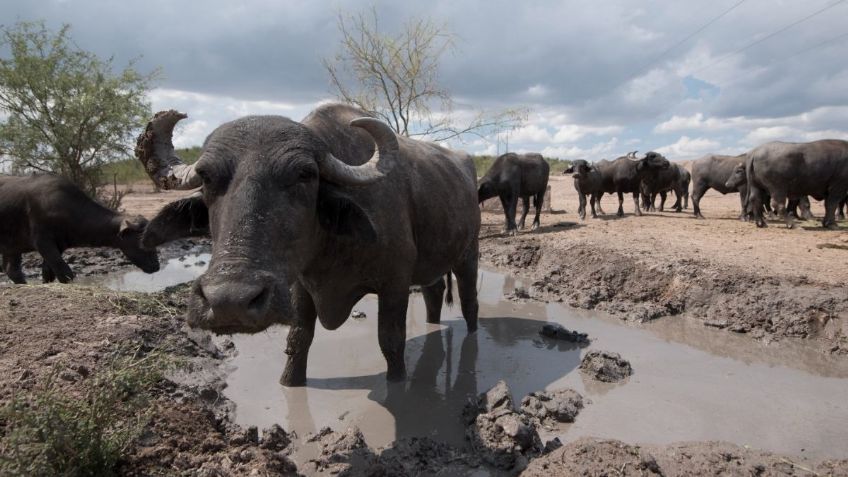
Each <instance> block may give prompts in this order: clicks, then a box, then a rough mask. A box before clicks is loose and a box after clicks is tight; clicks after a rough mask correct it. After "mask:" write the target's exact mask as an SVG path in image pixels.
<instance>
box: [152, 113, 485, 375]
mask: <svg viewBox="0 0 848 477" xmlns="http://www.w3.org/2000/svg"><path fill="white" fill-rule="evenodd" d="M184 117H185V115H184V114H181V113H178V112H176V111H173V110H172V111H167V112H160V113H158V114H157V115H156V116H155V117H154V119H153V120H152V121H151V122H150V123H149V124H148V126H147V130H146V131H145V132H144V133H143V134H142V135H141V136H139V141H138V145H137V147H136V155H137V157H138V158H139V159H140V160H141V162H142V163H143V164H144V165H145V169H146V170H147V171H148V173H149V174H150V176H151V178H152V179H153V180H154V181H155V182H156V183H157V184H159V185H160V186H162V187H163V188H177V189H190V188H195V187H201V193H200V194H196V195H194V196H192V197H189V198H187V199H183V200H182V201H179V202H176V203H173V204H171V205H169V206H166V208H165V209H164V210H163V211H162V212H161V213H160V214H159V215H158V216H157V217H156V218H154V219H153V220H152V221H151V223H150V225H149V226H148V231H147V232H146V233H145V238H146V239H147V240H145V243H148V244H150V245H152V244H154V243H156V242H158V241H160V240H162V239H171V238H174V237H176V236H178V235H180V234H182V235H190V234H193V233H200V232H199V231H200V230H202V229H203V228H204V227H205V225H206V224H207V222H208V228H209V231H210V234H211V236H212V258H211V261H210V263H209V269H208V271H207V272H206V273H204V274H203V275H202V276H201V277H200V278H198V279H197V280H196V281H195V282H194V285H193V287H192V296H191V298H190V300H189V304H188V308H189V309H188V323H189V325H191V326H195V327H199V328H203V329H207V330H211V331H213V332H216V333H234V332H246V333H257V332H260V331H262V330H264V329H266V328H267V327H268V326H270V325H272V324H274V323H285V324H288V325H290V326H291V329H290V331H289V335H288V339H287V348H286V354H288V360H287V362H286V366H285V371H284V373H283V376H282V378H281V382H282V384H284V385H288V386H298V385H304V384H305V383H306V363H307V355H308V353H309V348H310V345H311V344H312V338H313V336H314V333H315V323H316V318H317V321H320V322H321V324H322V325H323V326H324V327H325V328H327V329H330V330H335V329H337V328H339V327H340V326H341V325H342V324H344V322H345V321H346V320H347V319H348V317H349V316H350V312H351V309H352V308H353V306H354V305H355V304H356V303H357V302H358V301H359V300H360V299H361V298H362V297H363V296H365V295H366V294H369V293H375V294H377V298H378V307H379V309H378V317H377V335H378V342H379V345H380V350H381V351H382V353H383V355H384V357H385V358H386V362H387V367H388V372H387V373H386V378H387V379H388V380H392V381H396V380H400V379H403V378H404V377H405V376H406V366H405V363H404V346H405V342H406V311H407V305H408V302H409V288H410V286H412V285H414V284H417V285H421V287H422V294H423V295H424V301H425V303H426V307H427V320H428V321H429V322H438V321H439V315H440V311H441V301H442V297H443V296H444V292H445V281H444V279H443V277H444V276H445V275H446V274H449V273H451V272H453V273H454V274H455V275H456V278H457V282H458V288H459V297H460V301H461V305H462V314H463V316H464V318H465V322H466V325H467V328H468V331H469V333H470V332H474V331H475V330H476V329H477V311H478V305H477V258H478V241H477V240H478V239H477V237H478V233H479V229H480V210H479V208H478V206H477V194H476V183H475V182H476V172H475V169H474V163H473V161H472V160H471V157H470V156H468V155H467V154H465V153H461V152H454V151H451V150H449V149H445V148H443V147H441V146H438V145H436V144H433V143H429V142H423V141H416V140H413V139H409V138H407V137H402V136H397V135H395V133H394V132H393V131H392V130H391V129H390V128H389V127H388V126H387V125H386V124H384V123H382V122H380V121H378V120H377V119H374V118H373V117H370V116H369V115H368V113H366V112H365V111H362V110H360V109H356V108H353V107H351V106H346V105H341V104H328V105H323V106H320V107H319V108H317V109H316V110H314V111H313V112H312V113H310V114H309V115H308V116H307V117H306V118H305V119H303V121H301V122H299V123H298V122H295V121H292V120H290V119H288V118H284V117H279V116H247V117H244V118H241V119H237V120H235V121H232V122H229V123H226V124H223V125H221V126H219V127H218V128H217V129H215V131H213V132H212V133H211V134H210V135H209V137H208V138H207V139H206V142H205V144H204V146H203V150H202V152H201V155H200V159H199V160H198V161H197V163H196V164H195V165H186V164H184V163H183V162H182V161H180V160H179V158H177V156H176V154H175V152H174V147H173V145H172V143H171V136H172V131H173V128H174V125H175V124H176V123H177V122H178V121H179V120H180V119H182V118H184ZM189 204H190V206H189ZM204 211H206V214H205V215H206V218H204V217H203V215H204V213H203V212H204ZM174 224H177V226H175V225H174ZM198 224H199V226H196V225H198ZM178 227H181V228H182V229H181V230H180V229H179V228H178ZM448 297H450V294H448Z"/></svg>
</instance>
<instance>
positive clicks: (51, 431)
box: [0, 352, 168, 476]
mask: <svg viewBox="0 0 848 477" xmlns="http://www.w3.org/2000/svg"><path fill="white" fill-rule="evenodd" d="M167 367H168V361H167V360H166V359H165V358H164V356H163V355H162V354H161V353H159V352H152V353H148V354H147V355H146V356H144V357H141V358H138V357H135V356H126V355H115V356H113V357H112V358H110V360H109V362H108V364H107V365H105V366H104V367H103V368H101V370H100V371H98V372H97V373H96V374H94V375H93V376H91V377H89V378H87V380H88V381H89V382H84V383H83V387H84V390H82V391H81V393H80V394H79V395H72V394H70V393H69V392H68V391H67V390H65V389H62V388H61V387H60V386H59V385H58V384H57V380H56V378H57V376H58V375H59V372H55V373H53V375H51V377H50V378H49V379H47V380H46V382H45V383H44V385H43V386H41V387H40V388H39V389H37V390H35V391H33V392H31V393H30V394H28V395H26V396H16V397H15V398H13V399H12V401H11V402H9V403H8V404H7V405H6V406H4V407H3V409H0V475H4V476H5V475H33V476H41V475H44V476H47V475H57V476H110V475H114V474H115V466H116V464H117V463H118V461H119V459H120V458H121V457H122V456H123V455H124V454H125V453H126V451H127V450H128V448H129V446H130V445H131V444H132V443H133V441H134V440H135V439H136V438H137V437H138V436H139V435H140V434H141V432H142V430H143V429H144V426H145V425H146V424H147V422H148V421H149V418H150V416H151V411H150V409H149V408H148V403H149V399H150V391H151V390H152V388H153V386H154V385H155V384H156V383H157V382H158V381H159V380H160V379H161V378H162V373H163V372H164V371H165V369H166V368H167Z"/></svg>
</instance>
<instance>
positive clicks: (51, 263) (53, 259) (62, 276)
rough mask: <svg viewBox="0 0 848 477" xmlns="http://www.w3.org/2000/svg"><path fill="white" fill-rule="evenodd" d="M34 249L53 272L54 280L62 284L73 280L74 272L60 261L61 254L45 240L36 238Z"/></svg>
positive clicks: (49, 241)
mask: <svg viewBox="0 0 848 477" xmlns="http://www.w3.org/2000/svg"><path fill="white" fill-rule="evenodd" d="M35 249H36V250H38V253H40V254H41V257H42V258H43V259H44V261H45V263H47V266H48V267H50V269H51V270H53V273H54V274H55V276H56V278H57V279H58V280H59V281H60V282H62V283H68V282H70V281H71V280H73V279H74V272H73V270H71V267H69V266H68V264H67V263H66V262H65V261H64V260H62V252H61V251H60V250H59V248H58V247H57V246H56V244H55V243H53V241H52V240H49V239H47V238H38V239H36V240H35Z"/></svg>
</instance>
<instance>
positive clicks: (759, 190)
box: [745, 139, 848, 228]
mask: <svg viewBox="0 0 848 477" xmlns="http://www.w3.org/2000/svg"><path fill="white" fill-rule="evenodd" d="M745 172H746V174H747V181H748V200H749V202H750V207H751V210H752V211H753V214H754V218H755V220H756V223H757V226H758V227H765V226H766V222H765V220H764V219H763V212H762V203H763V200H764V195H765V194H766V193H768V194H769V195H771V199H772V204H774V205H775V206H776V207H775V213H776V214H777V215H778V216H779V217H783V218H784V220H785V221H786V225H787V227H789V228H792V227H793V221H792V218H791V217H790V216H789V214H788V213H787V212H786V207H785V204H786V200H787V199H790V200H791V199H800V198H801V197H803V196H811V197H812V198H814V199H816V200H824V201H825V204H824V207H825V215H824V218H823V219H822V225H823V226H824V227H827V228H834V227H836V218H835V213H836V209H837V207H838V205H839V202H841V201H842V200H843V199H844V198H845V196H846V194H848V141H841V140H837V139H825V140H821V141H813V142H808V143H787V142H770V143H767V144H763V145H762V146H759V147H757V148H755V149H753V150H752V151H751V152H749V153H748V155H747V158H746V160H745Z"/></svg>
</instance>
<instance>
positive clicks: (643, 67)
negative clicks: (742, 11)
mask: <svg viewBox="0 0 848 477" xmlns="http://www.w3.org/2000/svg"><path fill="white" fill-rule="evenodd" d="M746 1H747V0H740V1H739V2H737V3H735V4H734V5H733V6H731V7H730V8H728V9H727V10H724V11H723V12H721V13H720V14H719V15H718V16H716V17H714V18H713V19H711V20H710V21H708V22H707V23H705V24H703V25H701V27H700V28H698V29H697V30H695V31H694V32H692V33H690V34H688V35H686V36H685V37H684V38H683V39H682V40H679V41H678V42H677V43H675V44H673V45H671V46H670V47H669V48H666V49H665V50H663V52H662V53H660V54H659V55H657V56H655V57H654V58H653V59H652V60H650V61H648V62H647V63H645V64H644V65H642V67H641V68H639V69H637V70H636V72H635V73H633V74H631V75H628V76H625V79H624V80H623V81H621V82H619V83H618V84H616V85H615V86H614V87H613V88H612V89H611V91H614V90H615V89H617V88H618V87H619V86H621V85H623V84H625V83H627V82H628V81H630V80H631V79H633V78H635V77H637V76H638V75H639V74H641V73H642V72H644V71H645V70H646V69H648V68H649V67H650V66H652V65H654V64H655V63H656V62H657V61H659V60H660V59H661V58H663V57H664V56H665V55H667V54H669V53H671V52H672V51H674V50H675V49H677V47H679V46H681V45H683V44H684V43H686V42H687V41H689V40H691V39H692V38H693V37H694V36H695V35H697V34H698V33H701V32H702V31H704V30H706V29H707V28H709V27H710V25H712V24H713V23H715V22H717V21H719V20H721V19H722V18H723V17H724V16H725V15H727V14H728V13H730V12H732V11H733V10H736V8H737V7H739V6H740V5H742V4H743V3H745V2H746Z"/></svg>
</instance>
